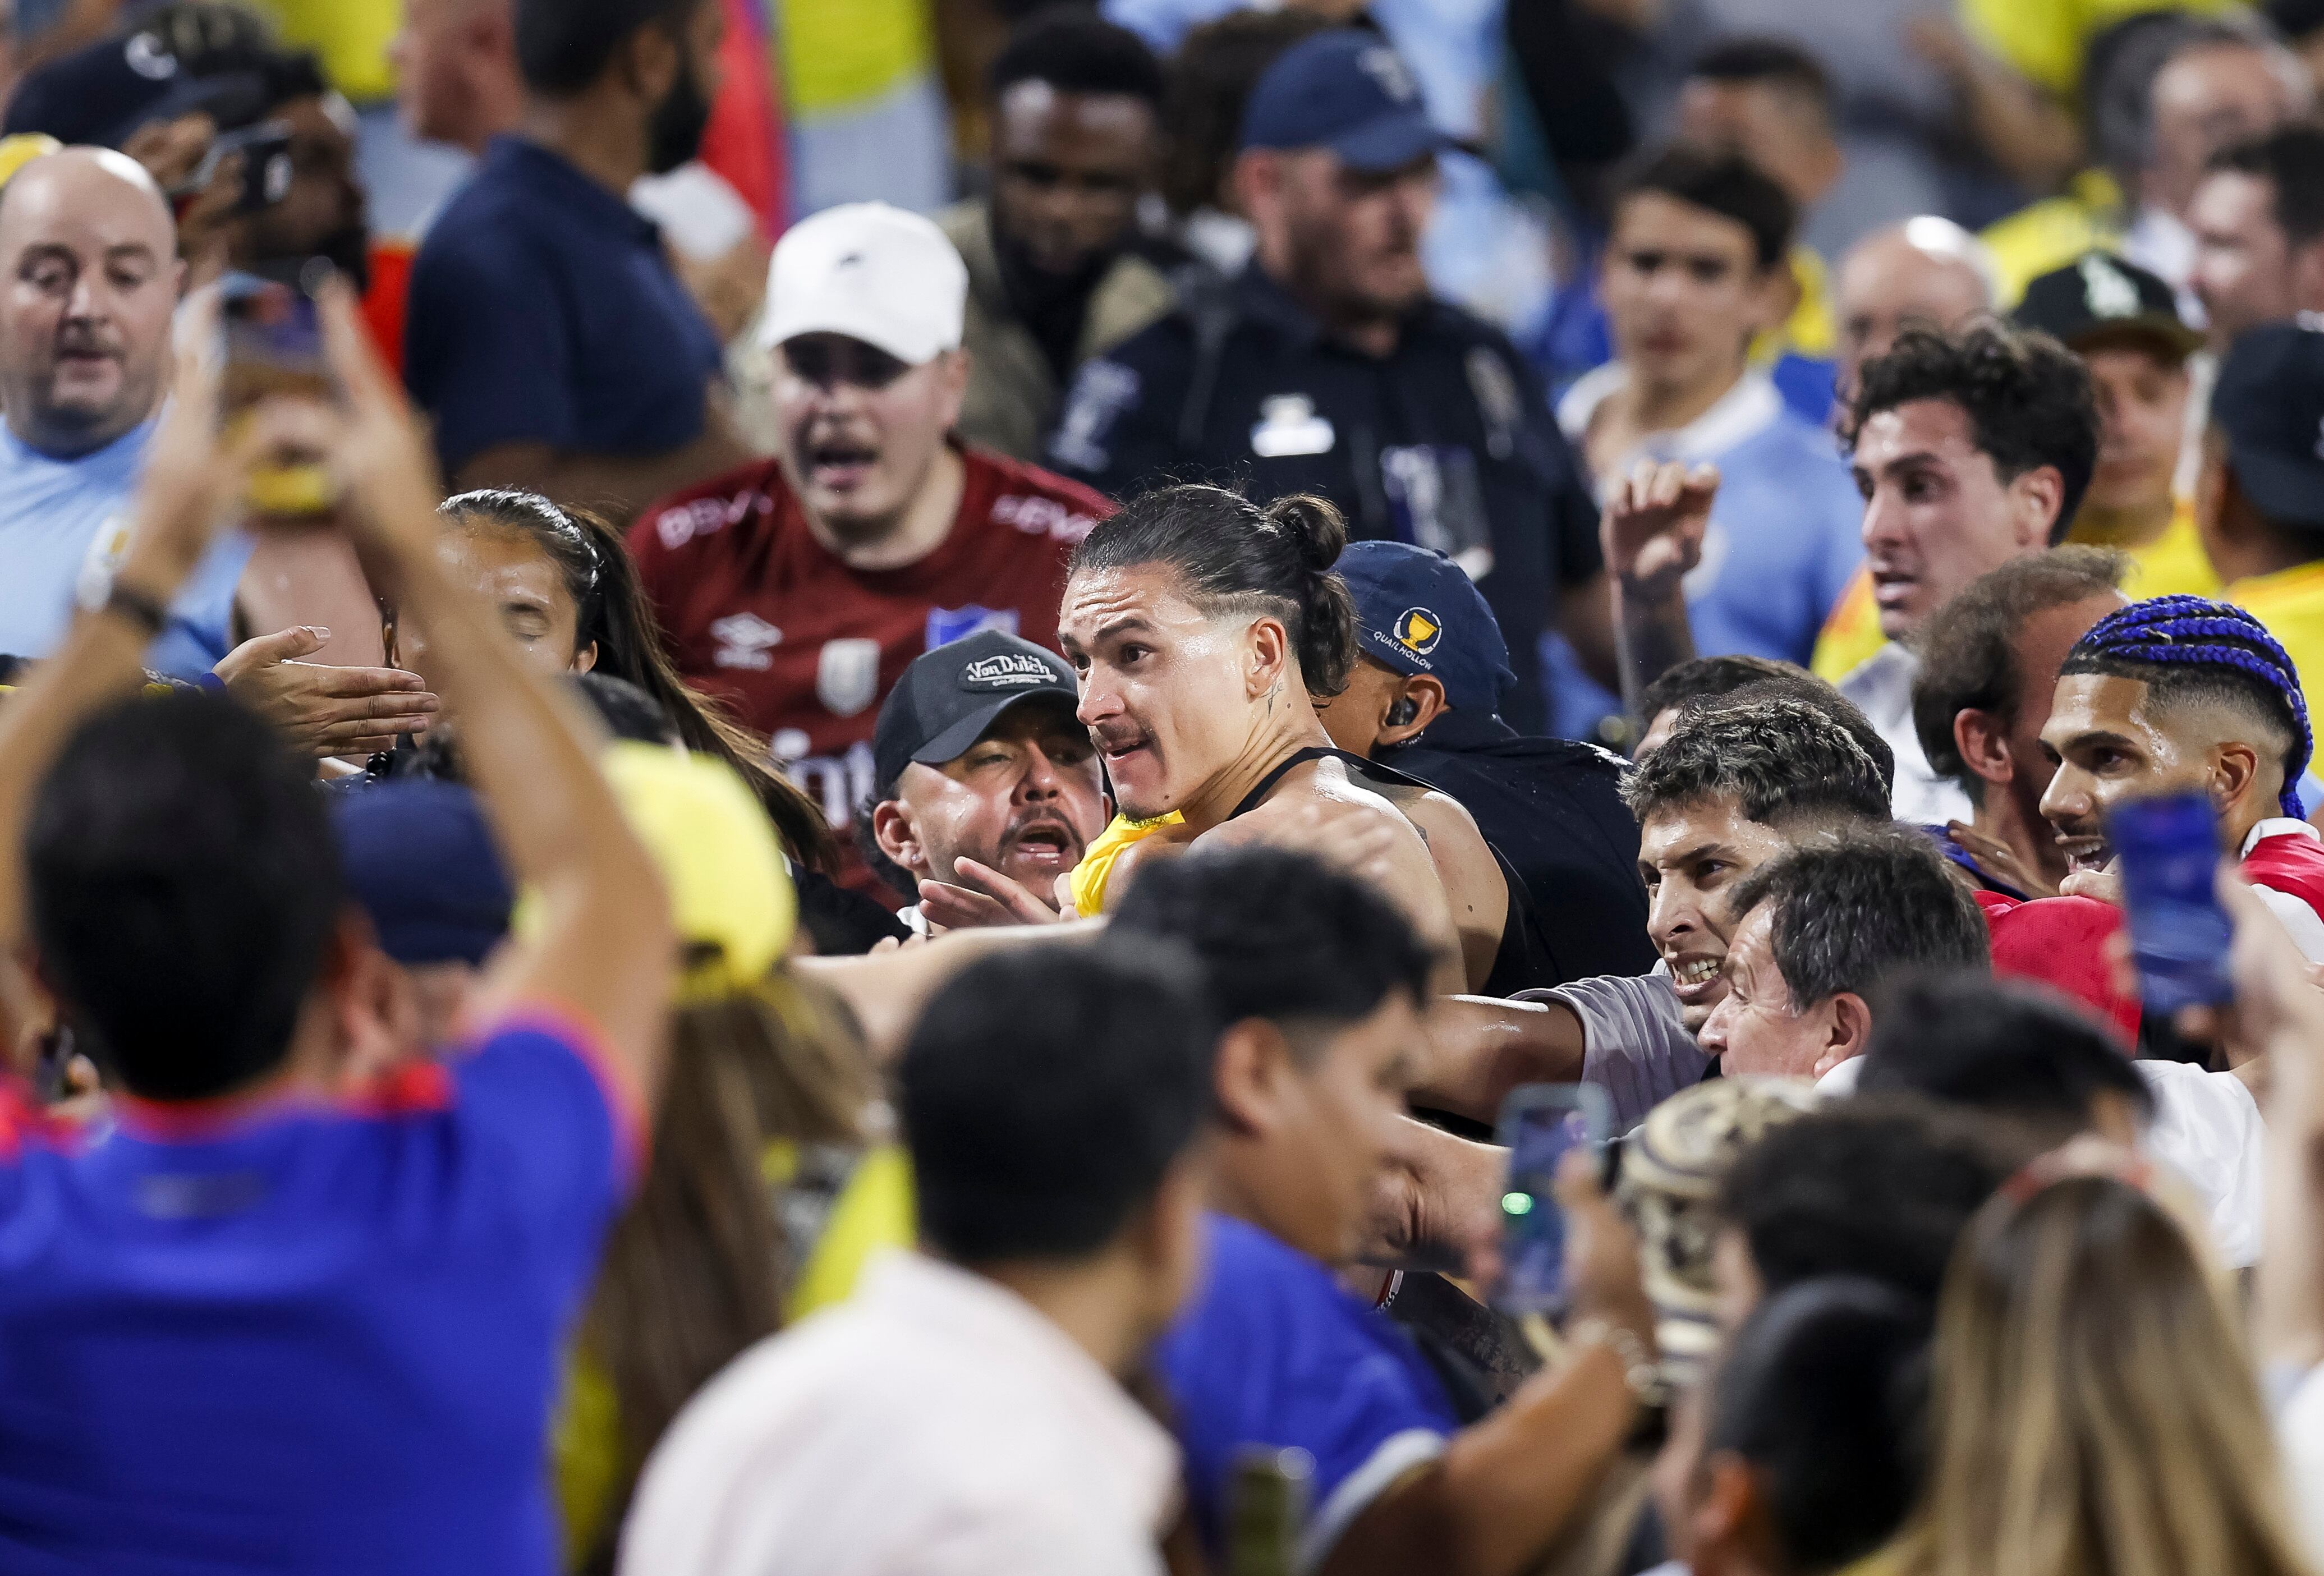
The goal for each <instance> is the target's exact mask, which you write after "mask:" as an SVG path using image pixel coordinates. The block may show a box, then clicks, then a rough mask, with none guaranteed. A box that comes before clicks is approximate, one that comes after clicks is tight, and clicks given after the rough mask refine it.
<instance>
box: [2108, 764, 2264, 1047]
mask: <svg viewBox="0 0 2324 1576" xmlns="http://www.w3.org/2000/svg"><path fill="white" fill-rule="evenodd" d="M2107 841H2108V842H2109V843H2112V844H2113V846H2114V851H2115V853H2116V859H2117V861H2118V863H2117V869H2118V871H2119V872H2120V874H2121V876H2122V899H2123V910H2124V914H2125V917H2126V919H2127V920H2128V923H2129V927H2130V952H2131V958H2132V961H2133V962H2134V963H2136V964H2137V967H2138V990H2139V995H2140V997H2141V998H2142V1000H2144V1004H2145V1006H2146V1008H2147V1009H2148V1010H2149V1011H2152V1012H2165V1013H2167V1012H2175V1011H2177V1010H2178V1009H2180V1008H2182V1007H2197V1006H2204V1005H2209V1004H2211V1003H2215V1002H2220V1001H2225V1000H2228V999H2229V998H2230V997H2231V996H2232V995H2233V994H2234V991H2233V990H2232V988H2231V987H2230V986H2229V984H2228V982H2227V946H2228V944H2229V943H2230V942H2231V941H2232V940H2233V939H2234V926H2232V925H2231V924H2229V922H2228V920H2227V911H2226V910H2225V909H2223V908H2220V907H2219V898H2218V889H2216V888H2215V887H2214V885H2213V882H2214V881H2215V880H2217V878H2218V869H2219V828H2218V817H2217V816H2215V815H2214V814H2213V813H2212V810H2211V801H2210V798H2209V796H2207V795H2205V794H2203V793H2200V792H2194V793H2183V794H2165V795H2161V796H2158V797H2154V798H2150V799H2136V800H2133V801H2132V802H2130V803H2129V804H2126V805H2122V806H2117V807H2116V809H2115V811H2114V812H2113V814H2111V815H2110V816H2107Z"/></svg>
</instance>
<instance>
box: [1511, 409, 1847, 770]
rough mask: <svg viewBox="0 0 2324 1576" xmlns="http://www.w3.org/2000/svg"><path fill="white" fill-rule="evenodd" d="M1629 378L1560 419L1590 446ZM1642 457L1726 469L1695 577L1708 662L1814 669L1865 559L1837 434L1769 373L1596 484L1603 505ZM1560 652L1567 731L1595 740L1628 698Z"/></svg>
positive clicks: (1556, 659)
mask: <svg viewBox="0 0 2324 1576" xmlns="http://www.w3.org/2000/svg"><path fill="white" fill-rule="evenodd" d="M1621 376H1622V372H1621V369H1620V367H1619V366H1618V365H1610V366H1608V367H1605V368H1601V369H1600V371H1598V372H1596V373H1591V374H1590V375H1589V376H1587V377H1585V378H1583V379H1582V381H1581V382H1578V383H1576V384H1574V385H1573V388H1572V390H1571V391H1570V392H1568V393H1567V395H1566V397H1565V399H1564V400H1563V401H1562V402H1561V403H1560V404H1559V406H1558V411H1557V416H1558V422H1559V425H1561V426H1562V427H1563V428H1564V429H1565V431H1566V434H1567V436H1568V437H1569V438H1572V439H1573V443H1574V447H1575V449H1576V450H1577V451H1579V450H1580V449H1581V447H1582V433H1583V432H1584V431H1585V430H1586V429H1587V427H1588V424H1589V418H1590V412H1591V410H1593V409H1595V407H1596V404H1597V401H1599V400H1600V399H1602V398H1603V397H1604V396H1605V395H1606V394H1607V393H1609V392H1612V390H1613V389H1614V387H1616V386H1617V385H1618V382H1619V380H1620V378H1621ZM1641 459H1654V460H1684V461H1685V462H1687V463H1688V464H1689V465H1701V464H1704V463H1706V462H1707V463H1709V464H1711V465H1717V466H1718V467H1719V495H1718V497H1717V498H1716V499H1714V500H1713V501H1712V502H1711V528H1710V530H1708V531H1707V532H1705V533H1704V537H1703V543H1702V562H1701V565H1700V566H1699V567H1697V568H1696V569H1695V571H1694V572H1693V573H1692V574H1691V575H1689V576H1687V577H1686V606H1687V616H1688V618H1689V619H1690V621H1691V622H1692V624H1693V626H1694V649H1695V652H1696V654H1697V655H1699V656H1703V657H1723V656H1732V655H1738V654H1739V655H1744V656H1751V657H1773V658H1775V659H1778V660H1780V661H1784V662H1796V663H1798V664H1799V665H1800V666H1802V667H1803V668H1804V667H1805V666H1807V661H1808V658H1809V656H1810V655H1811V654H1812V652H1813V650H1814V649H1815V640H1816V631H1819V630H1821V629H1822V628H1823V622H1824V618H1825V616H1826V615H1827V614H1828V613H1831V606H1832V604H1833V603H1835V602H1837V601H1839V600H1840V593H1841V592H1842V591H1843V590H1845V589H1846V588H1847V585H1848V583H1849V578H1850V577H1851V576H1854V575H1855V573H1856V569H1857V566H1858V564H1860V563H1862V562H1863V561H1864V541H1863V521H1864V501H1863V500H1862V499H1861V498H1860V497H1858V494H1857V491H1856V483H1855V480H1854V478H1852V477H1851V476H1850V475H1849V472H1848V467H1847V465H1844V464H1843V463H1842V462H1841V460H1840V450H1839V448H1838V447H1837V446H1836V445H1835V443H1834V441H1833V438H1832V436H1831V433H1830V432H1828V431H1826V430H1825V429H1822V428H1821V427H1817V426H1814V425H1813V424H1812V423H1810V422H1807V421H1804V420H1802V419H1800V417H1799V416H1798V415H1797V414H1795V413H1794V411H1792V410H1790V409H1789V408H1787V407H1786V406H1785V405H1784V401H1783V398H1782V396H1781V395H1780V394H1778V393H1777V392H1776V391H1775V385H1774V384H1772V383H1771V382H1768V381H1767V378H1766V374H1764V373H1757V372H1751V373H1745V374H1744V376H1743V380H1742V381H1741V382H1738V383H1737V384H1736V385H1735V387H1734V388H1733V389H1732V390H1730V391H1729V392H1728V393H1727V394H1726V396H1725V397H1723V398H1722V399H1720V401H1719V402H1718V403H1717V404H1716V405H1713V406H1712V407H1711V409H1710V410H1707V411H1705V412H1704V413H1703V414H1702V416H1701V418H1700V419H1697V420H1695V421H1694V422H1692V423H1691V424H1690V425H1688V426H1687V427H1685V428H1683V429H1680V430H1678V431H1676V432H1665V433H1657V434H1655V436H1654V437H1653V438H1649V439H1647V440H1646V442H1645V443H1643V444H1641V445H1640V446H1639V447H1638V449H1637V452H1636V453H1634V454H1630V455H1626V456H1623V458H1622V459H1621V461H1620V462H1619V463H1618V465H1614V466H1611V467H1609V470H1610V473H1611V474H1610V475H1603V476H1598V477H1594V478H1592V480H1593V484H1595V486H1596V487H1597V489H1598V492H1599V495H1600V497H1601V498H1602V497H1603V496H1604V495H1605V493H1606V492H1607V490H1608V489H1609V487H1610V486H1612V485H1613V484H1617V483H1618V482H1620V481H1621V479H1622V478H1623V477H1624V476H1626V475H1628V473H1629V471H1630V468H1631V467H1632V466H1633V465H1636V464H1637V462H1638V461H1639V460H1641ZM1550 644H1551V645H1552V646H1553V647H1554V650H1552V652H1551V653H1550V654H1549V663H1550V673H1551V675H1552V684H1553V686H1554V697H1555V698H1554V705H1555V707H1556V722H1557V727H1558V731H1559V732H1560V733H1565V734H1567V735H1568V736H1570V737H1575V738H1595V737H1597V734H1596V733H1594V732H1593V726H1594V724H1595V723H1597V721H1598V720H1599V719H1600V717H1604V716H1611V715H1618V714H1620V712H1621V709H1622V705H1621V701H1620V700H1619V698H1618V697H1617V696H1612V695H1609V694H1608V693H1607V692H1606V691H1605V690H1604V689H1602V688H1600V687H1599V686H1597V685H1596V684H1593V683H1591V680H1590V679H1589V678H1588V677H1586V676H1585V675H1584V674H1583V673H1582V670H1581V668H1580V666H1579V665H1578V664H1577V663H1576V662H1575V661H1574V659H1573V654H1572V651H1571V650H1568V649H1566V648H1565V646H1564V642H1563V641H1562V640H1558V639H1556V638H1555V637H1553V638H1552V641H1551V642H1550Z"/></svg>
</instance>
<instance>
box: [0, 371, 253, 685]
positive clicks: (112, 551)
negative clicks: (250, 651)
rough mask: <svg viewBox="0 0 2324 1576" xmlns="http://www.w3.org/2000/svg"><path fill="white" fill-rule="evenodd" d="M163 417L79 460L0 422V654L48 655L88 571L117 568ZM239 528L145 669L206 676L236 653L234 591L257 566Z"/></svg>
mask: <svg viewBox="0 0 2324 1576" xmlns="http://www.w3.org/2000/svg"><path fill="white" fill-rule="evenodd" d="M160 421H161V418H160V417H158V416H156V417H154V418H152V419H150V420H148V421H146V422H145V423H144V424H143V425H142V426H139V427H134V428H132V429H130V430H129V431H127V432H125V433H124V434H122V435H121V436H120V437H119V438H115V439H114V440H113V441H112V442H111V443H109V444H107V445H106V446H105V447H103V448H100V449H97V450H96V451H94V452H93V453H89V454H85V455H82V456H80V457H79V458H78V459H55V458H52V457H51V456H48V455H44V454H42V453H41V452H40V451H39V450H38V449H35V448H32V447H28V446H27V445H25V444H24V442H23V440H22V439H20V438H17V436H16V435H15V433H14V432H13V431H11V430H10V429H8V427H7V426H6V424H5V423H0V564H5V566H6V567H7V572H6V573H5V574H0V655H5V656H10V657H46V656H48V655H49V654H50V653H51V652H53V651H54V650H56V649H57V647H58V646H59V645H60V644H61V643H62V642H63V641H64V638H65V629H66V626H67V625H69V624H70V623H71V622H72V614H73V599H74V594H75V592H76V590H77V588H78V585H79V582H80V576H81V574H82V571H83V570H84V569H88V568H95V569H97V570H99V571H103V570H109V569H110V568H111V567H113V566H115V564H118V563H119V562H120V560H121V550H122V548H123V547H124V546H125V545H126V543H127V540H128V535H127V532H128V527H129V521H130V510H131V505H132V504H133V503H134V501H135V499H136V494H137V480H138V477H139V476H140V475H142V474H143V471H144V469H145V449H146V446H147V445H148V444H149V443H150V442H151V441H152V437H153V429H154V428H155V427H156V426H157V425H159V424H160ZM250 548H251V542H250V539H249V538H248V537H247V536H245V535H244V534H242V533H241V532H239V531H236V532H235V533H233V534H232V535H230V536H228V537H227V538H226V539H224V540H222V541H219V542H218V543H217V545H215V546H214V547H212V548H211V549H210V551H209V554H208V557H206V558H204V559H203V560H202V562H201V564H200V566H199V567H198V568H196V569H195V571H194V575H193V578H192V579H191V580H189V581H188V582H187V584H186V585H185V586H184V588H183V589H182V590H180V592H179V594H178V600H177V601H176V602H175V603H173V604H171V608H170V622H169V626H168V627H167V628H166V629H164V630H163V631H161V638H160V639H158V640H156V641H154V642H153V645H152V649H151V650H148V651H147V652H146V654H145V666H147V667H148V668H152V669H154V670H155V671H156V672H161V673H166V674H169V675H170V676H171V677H173V678H184V679H189V680H191V679H198V678H199V677H201V676H202V675H203V674H205V673H208V671H209V670H210V668H212V667H214V666H215V665H216V664H217V661H218V659H220V658H222V657H224V656H225V655H226V653H227V652H228V651H230V650H233V649H234V594H235V587H236V586H237V585H240V584H241V582H242V571H243V567H244V565H245V564H247V563H249V561H250Z"/></svg>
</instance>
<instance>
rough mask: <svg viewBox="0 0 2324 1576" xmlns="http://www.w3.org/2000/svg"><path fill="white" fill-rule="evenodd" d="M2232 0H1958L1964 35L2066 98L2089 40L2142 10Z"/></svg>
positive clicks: (2222, 4)
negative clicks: (1965, 30)
mask: <svg viewBox="0 0 2324 1576" xmlns="http://www.w3.org/2000/svg"><path fill="white" fill-rule="evenodd" d="M2232 4H2233V0H1960V20H1961V23H1962V25H1963V26H1964V27H1965V28H1966V29H1967V31H1968V32H1969V37H1970V38H1972V39H1974V40H1976V41H1978V43H1980V44H1983V45H1984V46H1985V49H1986V51H1987V53H1988V54H1991V55H1992V56H1994V57H1995V58H1996V59H1997V60H2001V61H2003V62H2004V63H2005V64H2007V65H2010V66H2014V67H2015V68H2016V69H2017V71H2018V73H2019V75H2021V76H2023V77H2024V78H2026V79H2027V80H2028V81H2030V82H2032V83H2033V85H2034V86H2035V87H2037V88H2044V89H2046V90H2048V91H2049V92H2050V93H2051V94H2052V95H2053V96H2055V97H2059V98H2065V99H2070V98H2073V97H2076V96H2077V95H2079V94H2080V91H2081V86H2082V56H2083V53H2084V51H2085V49H2086V47H2087V46H2088V45H2089V41H2090V40H2091V39H2092V38H2094V37H2096V36H2097V35H2098V34H2099V33H2101V32H2105V31H2106V30H2107V28H2109V27H2111V26H2113V25H2114V24H2115V23H2117V22H2120V21H2122V20H2123V19H2124V18H2125V17H2130V16H2137V15H2139V14H2142V13H2144V12H2148V11H2190V12H2214V11H2225V10H2227V9H2228V8H2229V6H2230V5H2232Z"/></svg>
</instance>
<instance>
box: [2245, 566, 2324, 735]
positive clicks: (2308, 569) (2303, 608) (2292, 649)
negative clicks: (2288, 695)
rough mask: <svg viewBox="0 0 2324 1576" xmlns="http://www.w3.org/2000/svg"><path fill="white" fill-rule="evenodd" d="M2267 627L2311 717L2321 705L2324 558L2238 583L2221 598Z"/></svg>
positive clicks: (2323, 662)
mask: <svg viewBox="0 0 2324 1576" xmlns="http://www.w3.org/2000/svg"><path fill="white" fill-rule="evenodd" d="M2222 594H2223V595H2224V596H2225V597H2226V598H2227V601H2229V602H2232V603H2234V604H2236V606H2237V607H2240V608H2242V609H2243V610H2244V611H2245V612H2246V613H2250V614H2251V615H2252V616H2253V617H2254V618H2255V619H2257V620H2259V622H2262V623H2264V624H2265V625H2266V626H2267V632H2268V633H2269V634H2271V635H2273V636H2274V637H2275V638H2276V640H2277V641H2280V642H2281V643H2282V646H2283V649H2284V650H2285V652H2286V653H2288V654H2289V655H2290V656H2291V658H2292V666H2293V667H2294V668H2298V669H2299V670H2300V689H2301V694H2303V695H2304V696H2307V697H2308V709H2309V712H2310V714H2311V715H2312V714H2314V712H2315V710H2316V705H2317V703H2318V702H2319V700H2324V690H2319V688H2318V686H2319V685H2324V558H2319V559H2316V560H2313V561H2311V562H2310V563H2305V564H2295V565H2293V566H2292V567H2291V568H2289V569H2278V570H2277V571H2276V572H2275V573H2274V574H2273V575H2255V576H2252V577H2251V578H2250V579H2248V580H2238V581H2236V583H2235V584H2234V585H2230V586H2228V587H2227V590H2226V591H2225V592H2224V593H2222Z"/></svg>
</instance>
